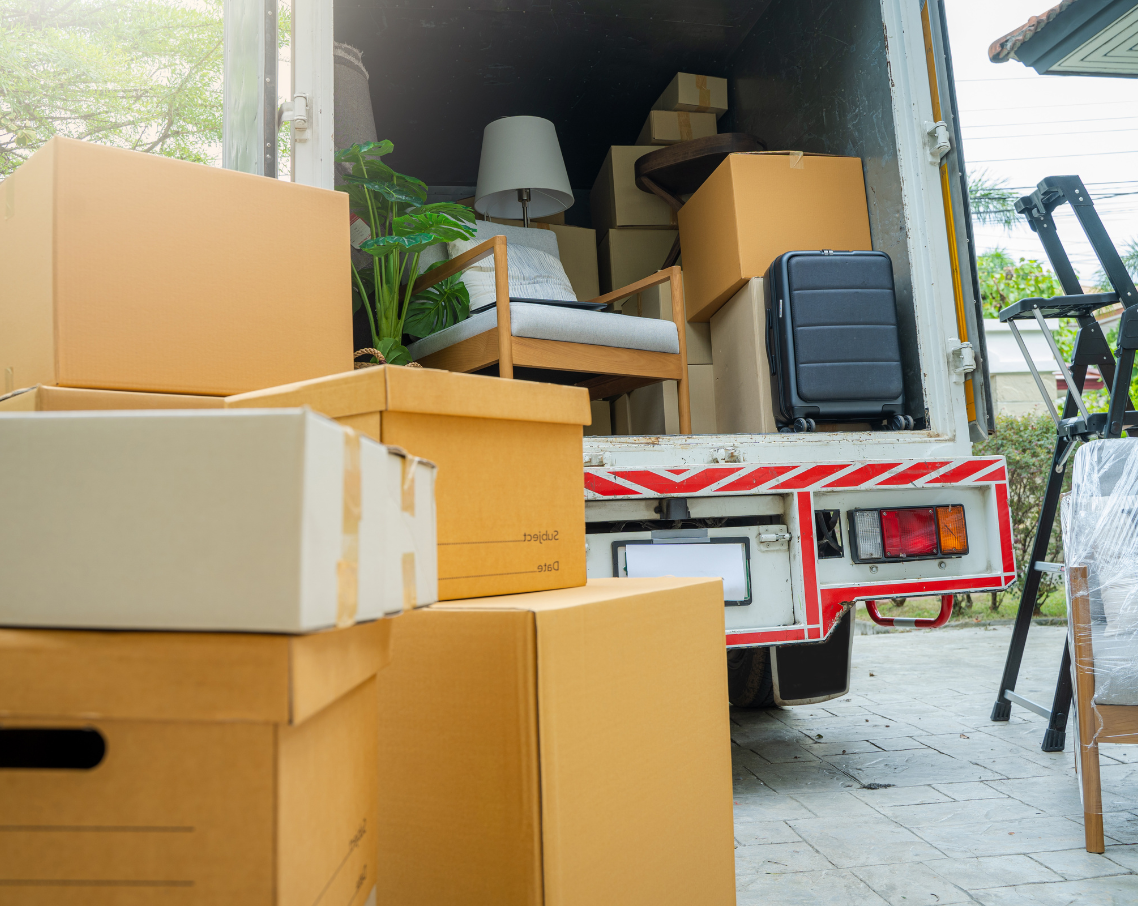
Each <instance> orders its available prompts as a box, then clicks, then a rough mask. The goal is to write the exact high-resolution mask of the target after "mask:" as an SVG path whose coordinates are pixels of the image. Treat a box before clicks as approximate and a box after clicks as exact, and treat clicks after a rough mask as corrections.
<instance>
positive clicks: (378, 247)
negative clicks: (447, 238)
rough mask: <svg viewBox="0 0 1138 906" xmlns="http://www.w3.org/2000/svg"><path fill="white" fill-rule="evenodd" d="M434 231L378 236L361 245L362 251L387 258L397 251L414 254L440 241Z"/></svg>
mask: <svg viewBox="0 0 1138 906" xmlns="http://www.w3.org/2000/svg"><path fill="white" fill-rule="evenodd" d="M438 241H439V240H438V238H437V237H436V236H435V235H434V234H433V233H407V234H405V235H401V236H376V237H375V238H374V239H369V240H367V242H365V243H363V245H361V246H360V251H361V252H367V253H368V254H369V255H371V256H372V257H373V258H386V257H387V256H388V255H391V254H394V253H395V252H406V253H408V254H414V253H415V252H421V251H422V250H423V249H425V248H427V247H428V246H431V245H435V244H436V243H438Z"/></svg>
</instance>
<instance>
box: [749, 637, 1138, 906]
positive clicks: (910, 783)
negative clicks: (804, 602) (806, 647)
mask: <svg viewBox="0 0 1138 906" xmlns="http://www.w3.org/2000/svg"><path fill="white" fill-rule="evenodd" d="M1063 632H1064V630H1063V629H1062V628H1061V627H1052V626H1035V627H1033V628H1032V630H1031V635H1030V637H1029V640H1028V649H1027V652H1026V655H1025V657H1024V664H1023V669H1022V671H1021V674H1020V681H1019V684H1018V685H1017V689H1018V691H1019V692H1021V693H1022V694H1024V695H1027V696H1028V697H1029V698H1032V699H1033V700H1035V701H1039V702H1044V703H1046V704H1050V702H1051V696H1052V694H1053V692H1054V683H1055V675H1056V671H1057V670H1058V665H1059V656H1060V654H1061V653H1062V645H1063ZM1010 637H1011V631H1010V628H1008V627H994V628H984V629H982V628H969V629H944V630H926V631H918V632H909V633H890V634H885V635H869V636H858V637H856V638H855V639H854V648H853V675H852V679H851V688H850V694H849V695H848V696H846V697H844V698H841V699H835V700H834V701H829V702H825V703H823V704H821V705H814V706H807V707H800V708H786V709H773V710H768V711H744V710H739V709H733V710H732V715H731V718H732V740H733V743H734V745H733V747H732V750H733V755H734V758H733V761H734V771H735V846H736V849H735V856H736V873H737V874H736V877H737V882H736V886H737V888H738V902H739V904H740V906H749V904H763V906H769V904H771V903H777V904H780V906H791V904H798V903H804V904H805V903H809V904H811V906H814V904H825V906H869V904H874V906H881V904H885V903H889V904H892V906H913V904H952V903H982V904H985V906H1013V904H1014V906H1024V904H1026V906H1035V904H1042V906H1067V904H1073V903H1080V904H1083V903H1085V904H1093V906H1110V904H1138V873H1136V872H1138V746H1106V747H1104V748H1103V750H1102V751H1103V755H1102V775H1103V801H1104V812H1105V815H1104V821H1105V827H1106V841H1107V845H1106V854H1105V855H1092V854H1090V853H1087V852H1086V850H1085V849H1084V848H1083V845H1084V844H1083V819H1082V805H1081V804H1080V800H1079V787H1078V781H1077V778H1076V775H1075V770H1074V756H1073V754H1072V745H1071V743H1072V736H1073V734H1072V733H1070V732H1069V733H1068V736H1067V739H1068V743H1067V750H1066V751H1065V752H1063V753H1055V754H1048V753H1045V752H1042V751H1041V750H1040V748H1039V744H1040V741H1041V739H1042V736H1043V729H1044V723H1043V720H1042V719H1041V718H1039V717H1037V716H1035V715H1034V714H1031V713H1030V712H1027V711H1024V710H1022V709H1019V708H1015V707H1013V708H1012V718H1011V720H1010V721H1008V722H1007V723H992V722H991V721H989V719H988V715H989V714H990V712H991V710H992V702H993V701H994V699H995V693H996V687H997V685H998V683H999V678H1000V674H1001V672H1002V670H1003V664H1004V657H1005V654H1006V652H1007V647H1008V641H1009V639H1010ZM877 784H887V786H884V787H881V788H875V787H876V785H877Z"/></svg>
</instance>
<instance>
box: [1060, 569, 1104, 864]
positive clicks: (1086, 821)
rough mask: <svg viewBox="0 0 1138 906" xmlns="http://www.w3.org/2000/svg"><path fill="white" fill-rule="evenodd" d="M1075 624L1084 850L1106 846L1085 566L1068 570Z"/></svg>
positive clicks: (1072, 614) (1090, 851)
mask: <svg viewBox="0 0 1138 906" xmlns="http://www.w3.org/2000/svg"><path fill="white" fill-rule="evenodd" d="M1067 581H1068V583H1069V586H1070V593H1071V616H1072V625H1073V626H1074V632H1073V633H1072V635H1073V636H1074V638H1073V642H1074V646H1073V648H1074V650H1073V651H1072V655H1073V657H1074V662H1075V702H1076V709H1077V711H1078V714H1079V781H1080V782H1081V783H1082V785H1083V832H1084V835H1085V837H1086V843H1087V852H1089V853H1101V852H1103V851H1104V850H1105V849H1106V842H1105V840H1104V836H1103V826H1102V777H1101V774H1100V773H1099V759H1098V739H1097V736H1098V729H1099V721H1098V714H1097V711H1096V710H1095V706H1094V697H1095V665H1094V650H1093V648H1092V646H1091V606H1090V594H1089V591H1088V588H1087V568H1086V567H1085V566H1071V567H1069V568H1068V569H1067Z"/></svg>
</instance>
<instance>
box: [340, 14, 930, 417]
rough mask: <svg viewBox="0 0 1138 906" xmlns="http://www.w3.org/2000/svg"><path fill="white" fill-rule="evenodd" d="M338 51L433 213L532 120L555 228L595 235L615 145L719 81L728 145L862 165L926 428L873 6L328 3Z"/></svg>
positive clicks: (910, 381)
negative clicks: (594, 201)
mask: <svg viewBox="0 0 1138 906" xmlns="http://www.w3.org/2000/svg"><path fill="white" fill-rule="evenodd" d="M335 38H336V40H337V41H341V42H344V43H348V44H351V45H353V46H354V47H357V48H359V49H360V50H361V51H362V52H363V63H364V65H365V66H366V67H367V69H368V71H369V74H370V85H371V95H372V102H373V110H374V115H375V122H376V128H377V133H378V136H379V137H380V138H389V139H391V140H392V141H393V142H394V144H395V153H394V154H393V155H391V156H390V157H389V158H387V161H388V162H389V163H390V164H391V165H392V166H393V167H395V168H396V169H397V170H400V171H401V172H404V173H410V174H413V175H415V176H417V177H419V178H420V179H423V180H424V181H425V182H426V183H427V184H428V185H429V186H430V187H431V189H432V192H431V200H457V199H459V198H464V197H468V196H470V195H472V194H473V193H474V186H475V184H476V181H477V176H478V166H479V157H480V149H481V143H482V133H483V129H484V127H485V126H486V124H487V123H489V122H491V121H492V120H495V119H497V118H499V117H504V116H515V115H531V116H539V117H544V118H546V119H549V120H551V121H552V122H553V123H554V124H555V126H556V129H557V134H558V137H559V140H560V143H561V149H562V152H563V154H564V158H565V164H566V167H567V170H568V174H569V179H570V182H571V183H572V186H573V190H574V196H575V199H576V200H575V203H574V205H573V206H572V207H571V208H569V210H567V211H566V212H565V222H566V223H567V224H571V225H576V226H583V227H589V226H591V225H592V224H591V223H590V213H589V191H590V188H591V187H592V185H593V181H594V179H595V177H596V174H597V171H598V168H599V167H600V166H601V163H602V161H603V160H604V158H605V155H606V152H607V150H608V148H609V146H611V145H622V144H623V145H631V144H635V142H636V139H637V135H638V133H639V131H640V129H641V126H642V125H643V124H644V119H645V116H646V112H647V111H648V110H649V108H650V107H651V105H652V103H653V101H654V100H655V99H656V98H657V96H658V95H659V94H660V92H661V90H662V89H663V88H664V87H665V86H666V85H667V84H668V83H669V81H670V80H671V79H672V77H673V76H674V75H675V73H676V72H677V71H683V72H694V73H703V74H707V75H711V76H718V77H724V78H726V79H727V80H728V92H729V109H728V111H727V112H726V113H725V114H724V115H723V116H722V118H721V119H720V121H719V124H718V131H719V132H720V133H725V132H742V133H749V134H751V135H754V136H757V137H759V138H760V139H762V141H763V142H765V144H766V145H767V147H769V148H770V149H771V150H797V151H807V152H817V153H826V154H837V155H846V156H856V157H859V158H861V160H862V163H863V169H864V173H865V182H866V195H867V200H868V206H869V220H870V227H871V231H872V237H873V247H874V249H876V250H879V251H884V252H886V253H887V254H888V255H889V256H890V258H891V259H892V262H893V268H894V274H895V281H896V293H897V308H898V319H899V328H900V339H901V347H902V358H903V363H902V364H903V373H904V383H905V396H906V400H907V402H906V411H907V412H908V414H909V415H911V416H913V417H914V418H915V419H917V421H918V424H920V423H922V422H923V416H924V414H925V413H924V400H923V395H922V392H921V378H920V374H921V368H920V363H919V360H918V353H917V340H916V330H915V324H914V315H913V304H912V283H911V277H910V267H909V260H908V252H907V237H906V227H905V220H904V213H903V209H902V197H901V178H900V172H899V169H898V162H897V153H896V140H895V135H894V124H893V108H892V103H891V96H890V76H889V71H888V64H887V59H886V38H885V34H884V28H883V25H882V20H881V8H880V4H879V3H878V0H843V2H841V3H834V2H832V0H717V2H709V0H544V2H538V0H491V2H487V0H462V2H454V0H443V2H415V0H338V2H337V3H336V6H335ZM681 263H682V262H681Z"/></svg>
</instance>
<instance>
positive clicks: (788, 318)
mask: <svg viewBox="0 0 1138 906" xmlns="http://www.w3.org/2000/svg"><path fill="white" fill-rule="evenodd" d="M763 284H764V289H765V293H766V308H767V359H768V361H769V363H770V370H771V395H772V397H773V401H774V411H775V418H776V420H777V421H778V422H779V424H780V426H788V427H789V428H790V429H791V430H796V431H805V430H813V427H814V425H813V421H814V420H822V421H867V420H869V421H876V422H880V421H881V420H882V419H884V420H885V421H886V422H888V423H889V427H891V428H893V429H894V430H897V429H902V428H911V427H913V421H912V419H911V418H909V417H907V416H905V415H904V410H905V391H904V386H903V382H902V374H901V344H900V339H899V337H898V333H897V302H896V297H895V295H894V291H893V263H892V262H891V261H890V260H889V256H888V255H886V254H885V253H884V252H833V251H817V252H786V253H785V254H782V255H779V257H777V258H776V259H775V260H774V261H773V262H772V264H771V266H770V269H769V270H768V271H767V273H766V279H765V280H764V281H763ZM784 429H785V428H784Z"/></svg>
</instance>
